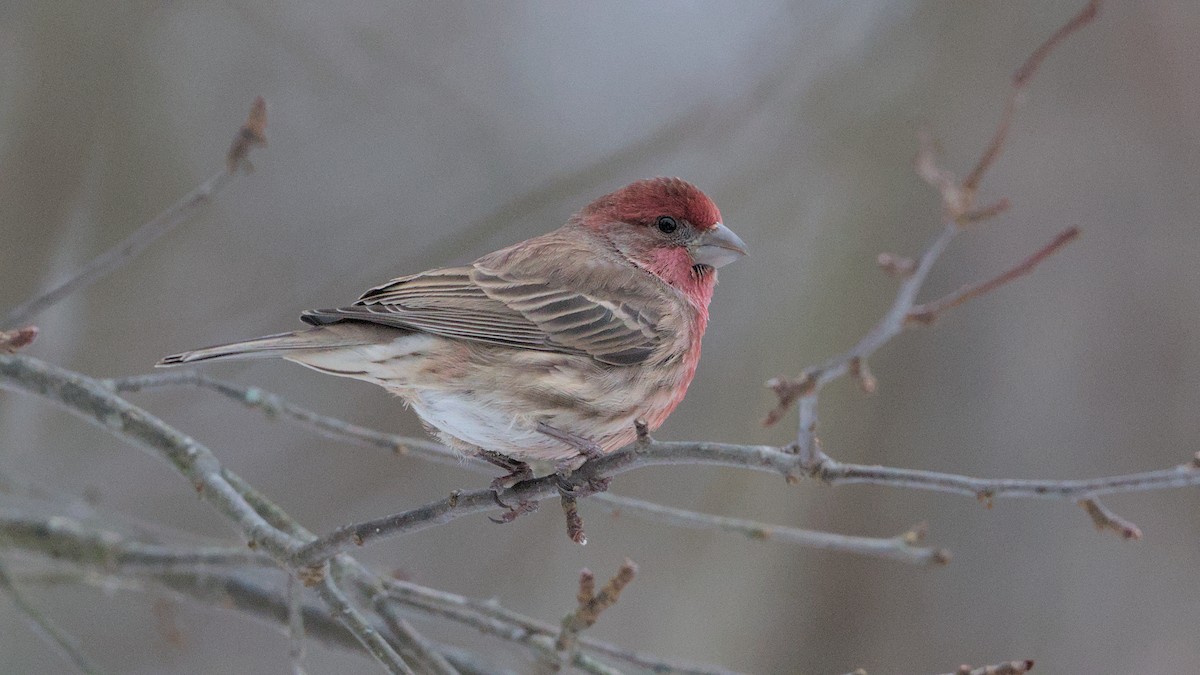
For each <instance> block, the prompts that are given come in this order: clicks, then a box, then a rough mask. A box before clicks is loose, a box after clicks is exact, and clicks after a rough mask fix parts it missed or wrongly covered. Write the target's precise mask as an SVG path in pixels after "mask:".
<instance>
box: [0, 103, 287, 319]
mask: <svg viewBox="0 0 1200 675" xmlns="http://www.w3.org/2000/svg"><path fill="white" fill-rule="evenodd" d="M266 106H267V104H266V101H264V100H263V97H261V96H259V97H258V98H256V99H254V104H253V105H252V106H251V109H250V115H249V117H248V119H247V120H246V123H245V124H244V125H242V127H241V129H239V130H238V133H237V136H236V137H235V138H234V141H233V145H232V146H231V147H230V149H229V152H228V153H227V156H226V161H225V163H226V168H225V169H223V170H221V171H218V172H216V173H214V174H213V175H211V176H209V177H208V178H207V179H205V180H204V182H202V183H200V185H199V186H197V187H196V189H194V190H192V191H191V192H189V193H187V194H186V195H184V196H183V197H182V198H180V199H179V201H177V202H175V203H174V204H172V205H171V206H169V207H167V209H166V210H165V211H163V212H162V213H159V214H158V215H157V216H155V217H154V218H153V219H151V220H150V221H148V222H146V223H145V224H143V225H142V226H141V227H139V228H137V229H136V230H134V231H133V232H131V233H130V234H129V236H127V237H125V238H124V239H122V240H121V241H119V242H117V244H116V245H114V246H113V247H112V248H109V249H108V250H106V251H104V252H103V253H101V254H100V255H98V256H96V257H95V258H92V259H91V260H89V261H88V262H86V263H84V265H83V266H81V267H80V268H79V269H77V270H75V271H74V272H73V273H72V274H71V276H69V277H67V278H66V279H64V280H62V281H60V282H58V283H57V284H55V285H54V286H52V287H50V288H49V289H47V290H45V291H43V292H41V293H39V294H37V295H35V296H34V297H32V298H30V299H29V300H26V301H25V302H23V303H21V304H20V305H17V306H16V307H14V308H13V309H11V310H9V312H8V314H6V315H5V316H4V319H3V320H2V321H0V328H12V327H14V326H18V325H21V324H23V323H26V322H28V321H29V320H31V319H32V318H33V317H35V316H37V315H38V314H39V313H40V312H42V311H43V310H45V309H46V308H48V307H50V306H51V305H53V304H55V303H57V302H58V301H59V300H62V299H63V298H65V297H67V296H68V295H71V294H72V293H75V292H77V291H80V290H83V289H84V288H87V287H88V286H91V285H92V284H94V283H96V282H97V281H99V280H100V279H103V278H104V277H106V276H108V275H109V274H110V273H112V272H114V271H116V270H118V269H120V268H121V267H124V266H125V265H126V264H127V263H129V261H131V260H133V259H134V258H136V257H137V256H138V254H140V253H141V252H142V251H144V250H145V249H146V247H148V246H150V244H152V243H154V242H155V241H156V240H157V239H158V238H159V237H161V236H163V235H164V234H166V233H168V232H170V231H171V230H173V229H175V228H176V227H178V226H179V225H181V224H183V223H185V222H187V221H188V220H189V219H190V218H191V217H192V216H194V215H196V214H197V213H199V212H200V209H201V207H203V206H204V205H205V204H207V203H209V202H210V201H212V198H213V197H214V196H215V195H216V194H217V193H218V192H220V191H221V190H222V189H224V188H225V186H227V185H229V183H231V182H233V180H234V178H236V177H237V176H238V174H239V169H240V168H242V167H246V168H247V170H248V169H249V168H250V163H249V160H248V159H247V156H248V155H249V153H250V149H251V148H252V147H254V146H259V145H266V143H267V140H266V136H265V135H264V130H265V128H266V126H267V107H266Z"/></svg>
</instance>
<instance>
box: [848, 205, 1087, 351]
mask: <svg viewBox="0 0 1200 675" xmlns="http://www.w3.org/2000/svg"><path fill="white" fill-rule="evenodd" d="M1078 238H1079V228H1078V227H1068V228H1067V229H1065V230H1063V231H1062V232H1060V233H1059V234H1058V236H1056V237H1055V238H1054V239H1053V240H1051V241H1050V243H1048V244H1046V245H1045V246H1043V247H1041V248H1040V249H1038V250H1037V251H1034V252H1033V254H1032V255H1030V256H1029V257H1028V258H1026V259H1024V260H1022V261H1021V262H1020V263H1018V264H1017V265H1016V266H1014V267H1011V268H1009V269H1008V270H1007V271H1005V272H1003V273H1001V274H999V275H997V276H995V277H992V278H991V279H988V280H987V281H983V282H980V283H977V284H971V285H968V286H963V287H962V288H960V289H958V290H957V291H955V292H953V293H951V294H950V295H947V296H944V297H942V298H938V299H937V300H933V301H931V302H927V303H924V304H920V305H916V306H914V307H913V308H912V309H911V310H909V312H908V316H907V317H906V318H905V321H907V322H911V323H920V324H926V325H928V324H931V323H933V322H934V321H936V320H937V319H938V317H940V316H941V314H942V313H943V312H945V311H946V310H949V309H953V308H955V307H958V306H959V305H961V304H963V303H965V302H967V301H968V300H971V299H973V298H977V297H979V296H981V295H984V294H985V293H990V292H992V291H994V290H996V289H997V288H999V287H1001V286H1003V285H1004V284H1007V283H1009V282H1011V281H1015V280H1016V279H1019V278H1021V277H1023V276H1025V275H1027V274H1029V273H1030V272H1032V271H1033V269H1034V268H1035V267H1037V266H1038V265H1039V264H1040V263H1041V262H1042V261H1043V260H1045V259H1046V258H1049V257H1050V256H1052V255H1054V254H1055V253H1058V252H1059V251H1060V250H1062V248H1063V247H1064V246H1066V245H1067V244H1069V243H1071V242H1072V241H1075V240H1076V239H1078ZM851 371H852V372H853V368H851Z"/></svg>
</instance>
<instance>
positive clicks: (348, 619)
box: [316, 575, 415, 675]
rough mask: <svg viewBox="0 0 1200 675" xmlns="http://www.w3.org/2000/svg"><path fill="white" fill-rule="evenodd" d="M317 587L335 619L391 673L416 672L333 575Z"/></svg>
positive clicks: (406, 673) (411, 673) (394, 674)
mask: <svg viewBox="0 0 1200 675" xmlns="http://www.w3.org/2000/svg"><path fill="white" fill-rule="evenodd" d="M316 589H317V594H318V595H320V596H321V599H322V600H324V601H325V604H326V605H328V606H329V610H330V612H331V613H332V614H333V617H334V619H336V620H337V622H338V623H340V624H342V626H343V627H344V628H345V629H346V630H348V631H350V633H351V634H352V635H353V636H354V637H355V638H357V639H358V641H359V643H360V644H362V646H363V647H364V648H365V649H366V650H367V651H368V652H370V654H371V655H372V656H374V657H375V660H376V661H378V662H379V663H381V664H382V665H383V667H384V668H387V671H388V672H389V673H392V674H393V675H397V674H399V675H414V673H415V671H413V669H412V668H410V667H409V665H408V664H407V663H405V662H404V659H403V658H402V657H401V656H400V655H399V654H397V653H396V650H395V648H393V647H392V645H390V644H388V641H387V640H386V639H384V637H383V635H382V634H381V633H380V632H379V630H378V629H377V628H376V627H375V626H374V625H372V624H371V622H370V621H368V620H367V618H366V616H364V615H363V613H362V612H360V611H359V610H358V608H357V607H355V606H354V605H353V604H351V602H350V599H349V598H347V597H346V594H345V593H343V592H342V589H340V588H338V585H337V583H336V582H335V581H334V580H333V576H332V575H326V576H325V578H324V579H322V580H321V583H319V584H317V586H316Z"/></svg>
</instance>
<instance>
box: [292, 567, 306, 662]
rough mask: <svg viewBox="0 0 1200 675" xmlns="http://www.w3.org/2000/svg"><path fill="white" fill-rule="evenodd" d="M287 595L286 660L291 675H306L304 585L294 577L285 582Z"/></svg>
mask: <svg viewBox="0 0 1200 675" xmlns="http://www.w3.org/2000/svg"><path fill="white" fill-rule="evenodd" d="M287 593H288V622H287V625H288V659H289V660H290V661H291V662H292V675H306V673H305V670H304V655H305V651H306V644H307V643H306V642H305V639H304V611H303V610H304V584H302V583H300V580H299V579H297V578H296V577H294V576H291V575H289V576H288V580H287Z"/></svg>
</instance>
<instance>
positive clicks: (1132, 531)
mask: <svg viewBox="0 0 1200 675" xmlns="http://www.w3.org/2000/svg"><path fill="white" fill-rule="evenodd" d="M1079 505H1080V506H1082V507H1083V510H1084V511H1087V514H1088V515H1089V516H1091V518H1092V522H1093V523H1095V524H1096V529H1097V530H1100V531H1102V532H1103V531H1104V530H1112V531H1113V532H1116V533H1117V534H1119V535H1121V537H1122V538H1124V539H1133V540H1135V541H1136V540H1138V539H1141V538H1142V530H1141V528H1140V527H1138V526H1137V525H1134V524H1133V523H1131V522H1130V521H1128V520H1125V519H1124V518H1122V517H1121V516H1119V515H1117V514H1116V512H1114V511H1113V510H1112V509H1110V508H1108V507H1107V506H1105V505H1104V504H1102V503H1100V500H1099V499H1095V498H1093V499H1083V500H1080V502H1079Z"/></svg>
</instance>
